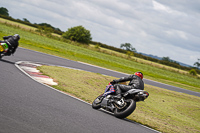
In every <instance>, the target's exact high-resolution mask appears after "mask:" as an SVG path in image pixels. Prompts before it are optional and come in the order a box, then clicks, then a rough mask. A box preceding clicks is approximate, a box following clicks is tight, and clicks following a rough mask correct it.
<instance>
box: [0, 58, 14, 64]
mask: <svg viewBox="0 0 200 133" xmlns="http://www.w3.org/2000/svg"><path fill="white" fill-rule="evenodd" d="M0 61H2V62H5V63H9V64H15V62H11V61H8V60H4V59H0Z"/></svg>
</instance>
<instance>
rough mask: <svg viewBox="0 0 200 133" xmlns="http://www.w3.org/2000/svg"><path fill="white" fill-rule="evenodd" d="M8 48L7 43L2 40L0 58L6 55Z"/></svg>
mask: <svg viewBox="0 0 200 133" xmlns="http://www.w3.org/2000/svg"><path fill="white" fill-rule="evenodd" d="M8 50H9V47H8V44H7V43H5V42H3V43H0V59H1V58H2V57H3V56H4V55H6V53H7V51H8Z"/></svg>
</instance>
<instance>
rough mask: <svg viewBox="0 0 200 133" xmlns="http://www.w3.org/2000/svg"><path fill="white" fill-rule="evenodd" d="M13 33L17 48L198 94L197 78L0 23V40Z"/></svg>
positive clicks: (198, 82)
mask: <svg viewBox="0 0 200 133" xmlns="http://www.w3.org/2000/svg"><path fill="white" fill-rule="evenodd" d="M13 33H18V34H20V36H21V39H20V42H19V43H20V46H21V47H24V48H27V49H32V50H35V51H40V52H43V53H47V54H51V55H56V56H59V57H63V58H67V59H71V60H75V61H82V62H86V63H90V64H93V65H97V66H101V67H105V68H108V69H112V70H116V71H120V72H124V73H133V72H135V71H142V72H143V73H144V75H145V78H147V79H152V80H155V81H158V82H163V83H166V84H169V85H173V86H177V87H181V88H184V89H188V90H192V91H196V92H200V79H199V78H196V77H193V76H190V75H187V74H184V73H182V74H181V73H179V72H174V71H169V70H166V69H162V68H157V67H155V66H151V65H149V64H143V63H142V62H141V61H140V62H138V59H136V60H135V59H134V60H127V59H125V58H122V57H121V55H118V54H114V55H112V54H108V53H102V52H98V51H95V50H91V49H89V48H88V47H89V46H83V45H79V46H77V45H74V44H73V43H74V42H71V43H66V42H63V41H58V40H55V39H51V38H47V37H45V36H40V35H38V34H35V33H32V32H30V31H26V30H23V29H19V28H18V27H12V26H7V25H5V24H2V23H0V36H5V35H12V34H13Z"/></svg>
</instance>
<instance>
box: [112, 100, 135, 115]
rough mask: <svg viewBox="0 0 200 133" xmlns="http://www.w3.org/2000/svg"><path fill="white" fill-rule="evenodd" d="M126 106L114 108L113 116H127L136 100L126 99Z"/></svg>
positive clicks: (133, 108)
mask: <svg viewBox="0 0 200 133" xmlns="http://www.w3.org/2000/svg"><path fill="white" fill-rule="evenodd" d="M125 102H126V106H125V107H123V108H120V109H119V108H116V109H115V110H114V116H115V117H117V118H120V119H122V118H125V117H127V116H129V115H130V114H131V113H132V112H133V111H134V110H135V108H136V102H135V101H134V100H133V99H128V100H126V101H125Z"/></svg>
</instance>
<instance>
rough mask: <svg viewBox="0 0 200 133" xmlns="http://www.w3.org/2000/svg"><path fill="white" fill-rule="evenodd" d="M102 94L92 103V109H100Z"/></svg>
mask: <svg viewBox="0 0 200 133" xmlns="http://www.w3.org/2000/svg"><path fill="white" fill-rule="evenodd" d="M102 98H103V97H102V95H100V96H98V97H97V98H96V99H95V100H94V101H93V103H92V108H93V109H100V108H101V101H102Z"/></svg>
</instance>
